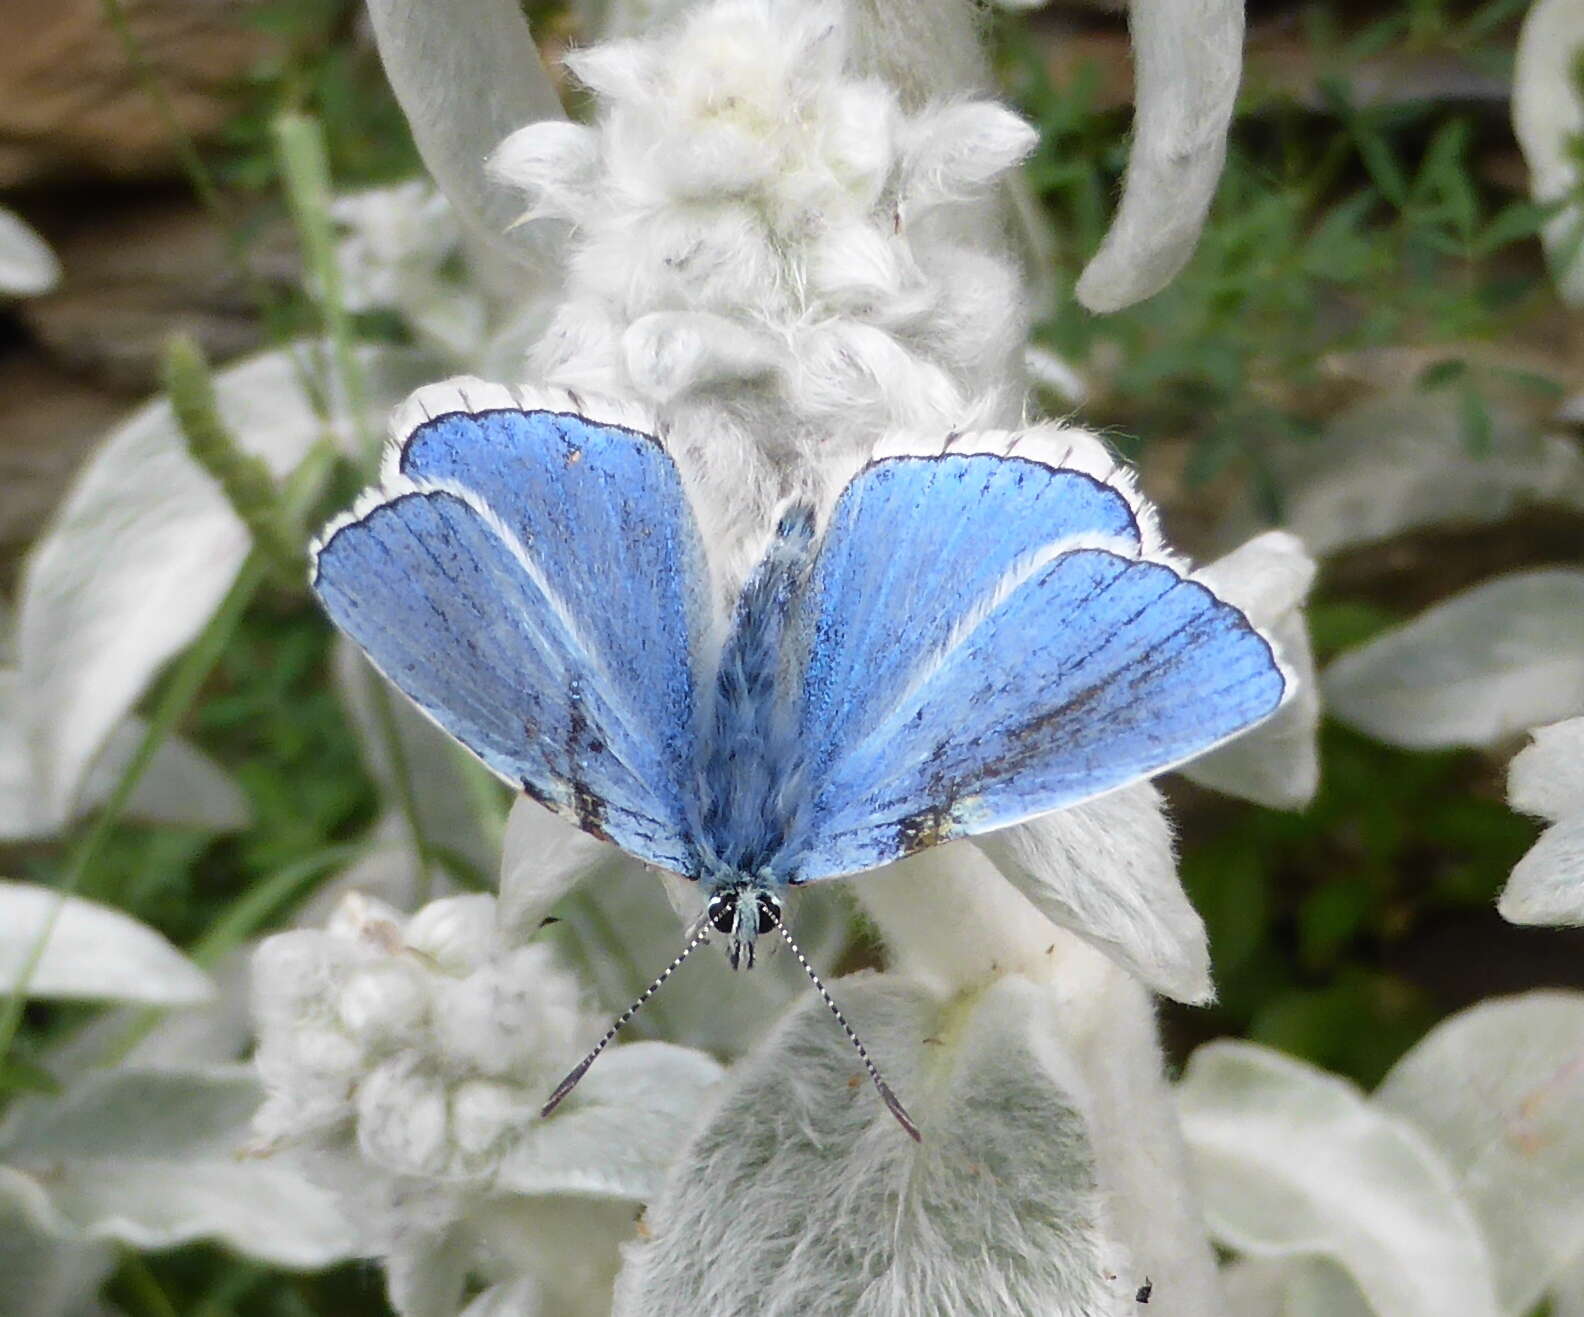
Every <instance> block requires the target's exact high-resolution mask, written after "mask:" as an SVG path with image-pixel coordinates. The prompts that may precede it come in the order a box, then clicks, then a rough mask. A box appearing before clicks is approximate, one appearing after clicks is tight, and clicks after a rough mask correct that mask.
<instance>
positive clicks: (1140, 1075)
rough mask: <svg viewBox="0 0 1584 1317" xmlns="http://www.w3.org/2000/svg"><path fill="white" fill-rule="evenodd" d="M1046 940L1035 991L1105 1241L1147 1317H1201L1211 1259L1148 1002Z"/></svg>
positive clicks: (1073, 950) (1121, 978)
mask: <svg viewBox="0 0 1584 1317" xmlns="http://www.w3.org/2000/svg"><path fill="white" fill-rule="evenodd" d="M954 922H958V921H954ZM1052 935H1053V936H1054V938H1055V939H1056V942H1057V945H1056V946H1055V947H1054V948H1053V949H1052V950H1051V952H1050V954H1049V955H1048V956H1047V957H1046V959H1047V961H1048V962H1049V967H1048V971H1047V973H1048V980H1043V981H1047V982H1048V986H1049V990H1050V991H1051V992H1052V994H1053V1008H1054V1010H1055V1012H1056V1019H1057V1025H1058V1027H1059V1029H1060V1031H1061V1035H1060V1036H1061V1038H1062V1042H1063V1045H1064V1046H1065V1047H1066V1048H1067V1049H1068V1051H1069V1052H1070V1053H1071V1054H1072V1056H1073V1058H1074V1060H1075V1061H1076V1062H1077V1064H1078V1068H1079V1070H1080V1072H1081V1073H1082V1075H1083V1080H1084V1086H1085V1090H1086V1092H1087V1093H1088V1095H1089V1096H1088V1102H1087V1104H1086V1111H1087V1115H1088V1120H1089V1141H1090V1143H1091V1144H1092V1146H1093V1148H1094V1159H1095V1170H1096V1173H1097V1175H1098V1177H1099V1180H1100V1186H1101V1188H1102V1189H1103V1190H1104V1192H1105V1195H1106V1204H1107V1209H1108V1219H1109V1221H1110V1223H1111V1233H1112V1237H1113V1239H1114V1240H1115V1241H1116V1242H1117V1243H1118V1244H1119V1245H1122V1246H1124V1247H1125V1248H1126V1249H1127V1250H1128V1251H1129V1252H1130V1254H1131V1256H1132V1259H1133V1269H1134V1274H1135V1275H1137V1276H1144V1277H1148V1278H1149V1279H1150V1280H1151V1281H1152V1282H1153V1285H1154V1289H1155V1294H1156V1296H1157V1297H1156V1298H1153V1299H1152V1300H1151V1302H1152V1303H1158V1304H1159V1307H1158V1309H1152V1311H1162V1312H1171V1313H1175V1314H1176V1315H1177V1317H1211V1315H1212V1314H1216V1313H1219V1312H1220V1310H1221V1305H1220V1303H1219V1302H1218V1295H1219V1289H1218V1287H1217V1285H1216V1274H1215V1257H1214V1253H1213V1251H1212V1249H1211V1246H1210V1240H1209V1236H1208V1235H1207V1234H1206V1232H1205V1227H1204V1222H1203V1219H1202V1214H1201V1211H1200V1205H1199V1195H1198V1191H1197V1189H1196V1188H1195V1186H1194V1185H1193V1184H1192V1181H1191V1176H1190V1175H1189V1168H1188V1155H1187V1150H1186V1149H1185V1148H1184V1147H1183V1141H1182V1133H1181V1131H1180V1129H1179V1128H1178V1122H1177V1110H1176V1104H1175V1101H1174V1098H1173V1093H1172V1089H1171V1086H1170V1085H1169V1084H1168V1083H1167V1082H1166V1076H1165V1063H1164V1061H1163V1058H1162V1055H1161V1046H1160V1038H1159V1033H1158V1030H1157V1027H1156V1022H1155V1012H1156V1003H1155V999H1154V997H1153V995H1152V994H1151V993H1150V992H1149V990H1148V989H1147V988H1145V987H1144V985H1143V984H1141V983H1140V982H1139V981H1138V980H1137V979H1136V978H1134V977H1133V976H1132V975H1131V974H1129V973H1127V972H1126V971H1125V970H1123V969H1121V968H1120V967H1119V966H1118V965H1116V964H1115V962H1113V961H1112V960H1110V959H1109V958H1108V957H1106V956H1105V955H1104V954H1103V953H1102V952H1100V951H1099V950H1097V949H1096V948H1094V947H1092V946H1089V945H1088V944H1087V943H1084V942H1081V941H1079V939H1078V938H1077V937H1076V936H1075V935H1074V934H1072V933H1069V932H1067V931H1066V930H1065V929H1053V930H1052Z"/></svg>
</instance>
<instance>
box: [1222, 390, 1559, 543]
mask: <svg viewBox="0 0 1584 1317" xmlns="http://www.w3.org/2000/svg"><path fill="white" fill-rule="evenodd" d="M1461 408H1462V402H1461V399H1460V397H1459V394H1458V391H1457V390H1455V389H1438V390H1433V391H1426V390H1423V389H1403V390H1399V391H1394V392H1388V393H1382V394H1378V395H1375V396H1373V397H1368V398H1365V399H1364V400H1363V401H1361V402H1358V403H1355V404H1354V405H1353V406H1351V407H1348V408H1346V409H1344V410H1343V411H1342V412H1340V413H1339V414H1338V415H1337V416H1336V417H1334V418H1333V419H1332V420H1331V421H1330V422H1328V424H1327V425H1326V428H1325V430H1324V431H1323V432H1322V433H1321V434H1320V435H1319V436H1317V437H1316V438H1315V439H1313V440H1311V441H1310V442H1307V443H1302V444H1290V445H1286V446H1284V447H1283V448H1282V449H1281V450H1280V452H1278V453H1276V454H1274V455H1273V461H1274V463H1275V471H1274V476H1275V480H1276V482H1277V485H1278V487H1279V489H1280V491H1281V494H1282V507H1283V510H1284V519H1283V524H1284V525H1285V526H1286V528H1287V529H1288V530H1290V531H1292V532H1293V533H1294V534H1296V535H1297V536H1299V538H1300V539H1302V540H1303V542H1304V544H1305V546H1306V547H1307V548H1308V550H1309V552H1310V553H1312V554H1314V555H1315V556H1316V557H1325V556H1326V555H1328V554H1332V553H1335V552H1336V551H1337V550H1339V549H1347V548H1353V547H1355V546H1357V545H1361V544H1373V543H1378V542H1379V541H1381V540H1384V539H1389V538H1391V537H1392V536H1394V535H1400V534H1402V533H1403V532H1405V531H1410V530H1415V529H1418V528H1420V527H1425V526H1442V525H1488V524H1490V523H1493V522H1498V521H1501V520H1503V519H1505V518H1507V517H1509V516H1511V515H1512V514H1513V513H1514V512H1515V511H1516V510H1518V509H1520V508H1523V507H1527V506H1530V505H1533V504H1557V505H1560V506H1562V507H1567V508H1577V509H1584V452H1580V450H1579V446H1578V444H1577V443H1575V442H1574V441H1573V440H1572V439H1570V438H1568V437H1566V436H1564V435H1560V434H1546V433H1543V432H1542V431H1540V430H1538V429H1536V428H1535V426H1534V424H1533V423H1532V422H1531V421H1530V420H1529V419H1528V418H1527V417H1526V416H1525V415H1524V414H1523V413H1522V412H1520V411H1517V410H1515V409H1513V408H1511V407H1509V406H1508V405H1506V404H1504V403H1502V402H1500V401H1496V402H1493V403H1492V404H1491V405H1490V441H1489V446H1488V449H1487V450H1486V451H1484V452H1475V451H1473V449H1471V447H1470V445H1469V443H1468V440H1467V437H1466V429H1467V426H1466V422H1465V421H1464V418H1463V414H1462V411H1461ZM1258 519H1259V517H1258V514H1257V512H1256V511H1255V510H1254V509H1253V508H1252V506H1251V507H1250V508H1248V509H1247V510H1246V511H1245V513H1244V514H1243V515H1242V516H1241V517H1240V518H1238V519H1237V520H1236V521H1235V522H1234V523H1233V525H1232V527H1231V529H1232V530H1233V531H1237V530H1239V529H1242V530H1245V531H1246V530H1247V529H1249V528H1250V527H1251V526H1252V525H1253V524H1254V523H1255V522H1256V521H1257V520H1258Z"/></svg>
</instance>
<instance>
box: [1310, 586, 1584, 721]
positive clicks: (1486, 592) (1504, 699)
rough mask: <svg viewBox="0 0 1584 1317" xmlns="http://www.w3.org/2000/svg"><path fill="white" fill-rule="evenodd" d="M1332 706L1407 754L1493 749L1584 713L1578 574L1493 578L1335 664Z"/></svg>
mask: <svg viewBox="0 0 1584 1317" xmlns="http://www.w3.org/2000/svg"><path fill="white" fill-rule="evenodd" d="M1323 687H1324V691H1325V696H1326V701H1327V705H1328V707H1329V708H1330V710H1331V711H1332V712H1333V713H1334V714H1335V715H1336V716H1337V717H1338V718H1340V719H1341V720H1342V721H1343V722H1346V723H1348V724H1350V725H1352V726H1354V727H1357V728H1358V729H1359V730H1360V731H1363V732H1367V733H1369V734H1370V735H1371V736H1375V737H1378V738H1380V739H1381V740H1383V741H1387V742H1390V743H1391V744H1393V745H1404V746H1409V747H1411V748H1414V749H1432V748H1437V747H1442V746H1454V745H1475V746H1482V745H1490V744H1492V743H1494V742H1496V741H1499V740H1501V739H1502V738H1503V737H1506V736H1511V735H1512V734H1513V733H1515V732H1519V731H1522V730H1523V729H1525V728H1527V727H1533V726H1535V725H1537V724H1539V723H1549V722H1555V721H1556V720H1558V719H1559V718H1566V717H1568V716H1569V715H1571V714H1575V713H1577V712H1578V711H1579V710H1580V709H1584V571H1577V570H1572V569H1568V568H1551V569H1542V570H1539V571H1530V572H1519V573H1514V574H1513V575H1511V576H1502V577H1498V578H1496V579H1495V580H1492V581H1486V582H1485V583H1483V584H1481V585H1477V586H1475V587H1474V588H1473V589H1471V590H1465V591H1464V592H1463V593H1462V594H1458V595H1454V596H1452V598H1450V599H1447V600H1444V601H1443V602H1441V603H1439V604H1437V605H1435V607H1433V608H1430V609H1428V610H1426V611H1425V612H1423V613H1421V614H1420V615H1419V616H1418V617H1416V618H1414V619H1413V621H1411V622H1408V623H1406V624H1405V625H1403V626H1400V627H1396V628H1394V629H1393V630H1391V631H1388V632H1386V633H1385V634H1384V635H1381V636H1377V637H1376V638H1375V639H1374V640H1372V641H1370V642H1369V643H1368V644H1365V645H1363V646H1361V647H1359V648H1358V649H1355V650H1351V651H1349V652H1348V653H1347V654H1344V655H1343V656H1342V657H1341V658H1339V659H1337V660H1336V662H1334V663H1333V664H1332V665H1331V666H1330V667H1329V668H1328V669H1327V670H1326V673H1325V677H1324V681H1323Z"/></svg>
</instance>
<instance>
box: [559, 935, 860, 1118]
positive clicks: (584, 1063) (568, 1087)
mask: <svg viewBox="0 0 1584 1317" xmlns="http://www.w3.org/2000/svg"><path fill="white" fill-rule="evenodd" d="M707 941H709V920H708V917H707V916H706V917H705V918H701V919H700V920H699V921H698V923H697V924H695V925H694V929H693V935H692V936H691V937H690V938H689V939H688V943H687V945H686V946H685V947H683V948H682V950H681V951H680V952H678V953H677V958H676V959H675V960H673V961H672V962H671V963H670V964H669V965H667V966H666V967H665V968H664V969H663V970H661V971H660V973H659V974H657V975H656V976H655V981H654V982H653V983H651V984H650V985H649V986H648V987H647V988H645V989H644V990H643V991H642V992H640V993H639V994H638V1000H637V1001H635V1002H633V1004H632V1005H631V1006H629V1007H628V1008H627V1009H626V1010H625V1011H623V1012H622V1013H621V1014H620V1015H618V1016H617V1017H616V1022H615V1023H614V1024H613V1025H611V1027H610V1028H609V1029H607V1030H606V1031H605V1036H604V1037H603V1038H601V1039H600V1040H599V1042H597V1043H595V1044H594V1050H593V1051H591V1052H590V1053H589V1054H588V1055H587V1056H585V1057H584V1058H583V1059H582V1060H581V1061H579V1062H578V1064H577V1067H576V1068H575V1069H574V1070H573V1071H572V1073H571V1074H569V1075H568V1076H567V1077H566V1078H565V1079H563V1080H562V1081H561V1082H560V1083H559V1084H557V1085H556V1091H555V1092H554V1093H552V1094H551V1095H550V1100H549V1101H548V1102H546V1103H545V1104H544V1106H542V1107H540V1108H539V1115H540V1116H541V1117H544V1116H548V1115H549V1114H550V1113H551V1112H552V1111H554V1110H555V1109H556V1108H557V1107H559V1106H560V1105H561V1100H562V1099H563V1098H564V1097H566V1095H567V1094H568V1093H570V1092H571V1091H572V1090H573V1089H574V1088H576V1087H577V1086H578V1081H579V1080H580V1079H582V1078H583V1076H584V1075H586V1074H587V1073H588V1068H589V1067H590V1066H591V1065H593V1064H594V1062H595V1061H597V1060H598V1059H599V1054H600V1053H601V1052H603V1051H604V1050H605V1049H606V1048H607V1047H609V1046H610V1043H611V1039H613V1038H614V1037H616V1035H617V1034H618V1033H620V1032H621V1030H622V1026H623V1025H625V1024H626V1023H627V1022H628V1021H629V1020H631V1019H632V1017H633V1016H635V1015H637V1014H638V1012H639V1011H640V1010H642V1009H643V1004H644V1003H645V1002H646V1001H648V1000H649V998H651V997H653V996H654V995H655V993H657V992H659V991H660V987H661V985H662V984H663V983H665V981H666V980H667V979H668V978H670V977H671V976H672V975H673V974H675V973H676V972H677V969H678V967H679V966H680V965H681V964H682V962H683V961H684V960H686V959H687V958H688V957H689V956H691V955H692V954H693V952H694V951H695V950H696V949H697V948H698V947H700V946H702V945H703V944H704V943H705V942H707ZM811 972H812V971H811ZM826 1000H827V1001H829V1000H830V998H828V997H827V998H826ZM833 1009H834V1008H833ZM859 1050H860V1051H861V1050H862V1049H861V1048H860V1049H859ZM872 1068H873V1067H871V1069H872Z"/></svg>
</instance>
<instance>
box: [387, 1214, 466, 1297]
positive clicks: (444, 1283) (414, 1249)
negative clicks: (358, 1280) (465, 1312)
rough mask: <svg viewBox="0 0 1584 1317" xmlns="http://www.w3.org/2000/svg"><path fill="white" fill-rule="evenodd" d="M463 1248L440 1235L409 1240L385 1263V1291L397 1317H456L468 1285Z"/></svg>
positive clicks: (450, 1235) (446, 1235)
mask: <svg viewBox="0 0 1584 1317" xmlns="http://www.w3.org/2000/svg"><path fill="white" fill-rule="evenodd" d="M467 1275H468V1252H467V1248H466V1246H465V1245H464V1244H463V1243H462V1242H461V1241H460V1240H458V1239H455V1238H454V1237H453V1232H449V1231H442V1232H439V1233H436V1234H432V1235H425V1236H423V1237H422V1238H420V1239H416V1240H408V1241H406V1243H405V1246H404V1247H403V1248H401V1249H399V1250H398V1251H397V1252H396V1253H395V1254H394V1255H393V1256H391V1257H389V1258H387V1259H386V1261H385V1290H386V1293H387V1294H388V1295H389V1296H390V1303H391V1307H392V1308H394V1309H395V1310H396V1311H397V1312H398V1313H399V1314H400V1317H456V1312H457V1309H458V1308H459V1307H460V1306H461V1303H462V1295H463V1292H464V1289H465V1287H466V1285H467Z"/></svg>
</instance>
